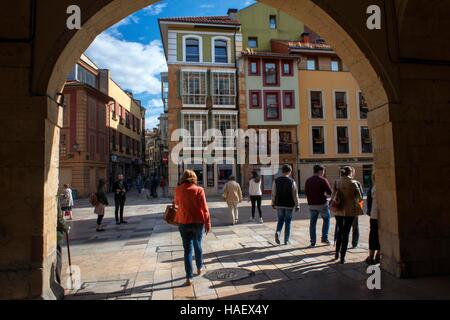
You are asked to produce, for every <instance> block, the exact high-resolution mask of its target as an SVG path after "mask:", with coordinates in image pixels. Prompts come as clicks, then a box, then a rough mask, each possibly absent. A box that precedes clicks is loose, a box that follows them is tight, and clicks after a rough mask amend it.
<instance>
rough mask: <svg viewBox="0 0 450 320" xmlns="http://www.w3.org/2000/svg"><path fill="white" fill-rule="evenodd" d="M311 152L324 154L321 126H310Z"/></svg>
mask: <svg viewBox="0 0 450 320" xmlns="http://www.w3.org/2000/svg"><path fill="white" fill-rule="evenodd" d="M312 146H313V154H325V140H324V129H323V127H312Z"/></svg>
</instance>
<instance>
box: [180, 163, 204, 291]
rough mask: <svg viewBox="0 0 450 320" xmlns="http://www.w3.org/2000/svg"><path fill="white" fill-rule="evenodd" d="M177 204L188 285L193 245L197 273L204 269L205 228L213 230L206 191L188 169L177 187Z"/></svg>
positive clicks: (191, 272)
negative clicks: (203, 243) (198, 184)
mask: <svg viewBox="0 0 450 320" xmlns="http://www.w3.org/2000/svg"><path fill="white" fill-rule="evenodd" d="M174 203H175V205H177V206H178V211H177V222H178V223H179V230H180V235H181V238H182V240H183V247H184V268H185V270H186V285H187V286H190V285H191V284H192V279H193V278H194V276H193V271H192V247H194V251H195V262H196V265H197V274H198V275H201V274H202V272H203V270H204V265H203V256H202V237H203V228H204V229H205V232H206V234H208V233H209V231H211V219H210V215H209V210H208V205H207V203H206V197H205V191H204V190H203V188H201V187H199V186H197V175H196V174H195V172H194V171H191V170H186V171H185V172H184V174H183V177H182V178H181V182H180V185H179V186H178V187H177V188H176V189H175V198H174Z"/></svg>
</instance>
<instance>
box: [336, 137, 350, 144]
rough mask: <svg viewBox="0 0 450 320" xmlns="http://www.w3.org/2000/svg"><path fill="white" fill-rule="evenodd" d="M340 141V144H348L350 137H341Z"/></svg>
mask: <svg viewBox="0 0 450 320" xmlns="http://www.w3.org/2000/svg"><path fill="white" fill-rule="evenodd" d="M338 142H339V143H340V144H347V143H348V137H339V139H338Z"/></svg>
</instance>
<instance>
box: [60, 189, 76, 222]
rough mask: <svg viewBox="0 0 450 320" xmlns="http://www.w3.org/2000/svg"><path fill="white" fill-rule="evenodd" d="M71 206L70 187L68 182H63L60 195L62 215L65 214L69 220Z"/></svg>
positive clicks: (70, 217)
mask: <svg viewBox="0 0 450 320" xmlns="http://www.w3.org/2000/svg"><path fill="white" fill-rule="evenodd" d="M72 207H73V197H72V189H70V187H69V185H68V184H64V192H63V194H62V195H61V210H62V211H64V216H67V217H68V219H69V220H72Z"/></svg>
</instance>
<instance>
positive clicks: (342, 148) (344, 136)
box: [336, 127, 350, 153]
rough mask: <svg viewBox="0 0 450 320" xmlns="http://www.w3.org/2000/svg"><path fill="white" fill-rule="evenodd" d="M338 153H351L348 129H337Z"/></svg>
mask: <svg viewBox="0 0 450 320" xmlns="http://www.w3.org/2000/svg"><path fill="white" fill-rule="evenodd" d="M336 131H337V146H338V150H337V151H338V153H350V144H349V135H348V127H337V128H336Z"/></svg>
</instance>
